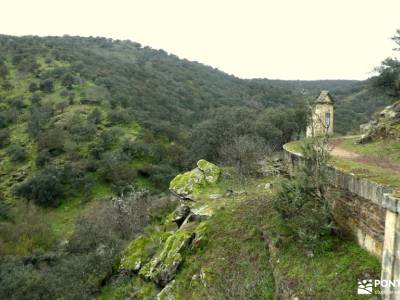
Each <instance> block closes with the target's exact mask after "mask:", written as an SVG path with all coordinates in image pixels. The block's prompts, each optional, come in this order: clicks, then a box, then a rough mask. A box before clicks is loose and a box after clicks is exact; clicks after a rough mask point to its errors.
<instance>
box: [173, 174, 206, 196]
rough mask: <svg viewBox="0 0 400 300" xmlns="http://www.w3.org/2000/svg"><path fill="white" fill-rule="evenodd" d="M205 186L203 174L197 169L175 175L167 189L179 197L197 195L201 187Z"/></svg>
mask: <svg viewBox="0 0 400 300" xmlns="http://www.w3.org/2000/svg"><path fill="white" fill-rule="evenodd" d="M205 186H206V180H205V177H204V174H203V172H202V171H201V170H200V169H199V168H195V169H193V170H192V171H189V172H186V173H183V174H179V175H177V176H176V177H175V178H174V179H173V180H172V181H171V183H170V185H169V188H170V190H172V191H173V192H175V193H176V194H178V195H181V196H189V195H191V194H197V193H198V192H199V191H200V189H201V188H202V187H205Z"/></svg>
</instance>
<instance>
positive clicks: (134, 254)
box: [120, 236, 152, 272]
mask: <svg viewBox="0 0 400 300" xmlns="http://www.w3.org/2000/svg"><path fill="white" fill-rule="evenodd" d="M151 242H152V241H151V239H150V238H148V237H145V236H139V237H138V238H136V239H135V240H133V241H132V242H131V243H130V244H129V246H128V248H127V249H126V250H125V253H124V256H123V257H122V259H121V265H120V269H123V270H129V271H135V272H136V271H139V269H140V268H141V267H142V265H143V264H144V263H146V262H147V261H149V255H150V253H149V251H146V250H148V249H146V248H148V246H149V244H150V243H151Z"/></svg>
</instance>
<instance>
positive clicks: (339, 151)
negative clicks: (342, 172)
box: [331, 140, 400, 174]
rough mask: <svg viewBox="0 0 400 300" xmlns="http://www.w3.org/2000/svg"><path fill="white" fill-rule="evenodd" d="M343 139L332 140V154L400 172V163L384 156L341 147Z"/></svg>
mask: <svg viewBox="0 0 400 300" xmlns="http://www.w3.org/2000/svg"><path fill="white" fill-rule="evenodd" d="M342 142H343V141H342V140H333V141H332V142H331V146H332V151H331V155H332V156H337V157H342V158H345V159H351V160H353V161H355V162H359V163H363V164H367V165H370V166H375V167H380V168H384V169H389V170H391V171H394V172H396V173H399V174H400V163H398V162H395V161H392V160H390V159H387V158H384V157H377V156H370V155H364V154H360V153H356V152H352V151H349V150H346V149H343V148H342V147H341V144H342Z"/></svg>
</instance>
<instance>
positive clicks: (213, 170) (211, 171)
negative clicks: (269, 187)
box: [197, 159, 221, 184]
mask: <svg viewBox="0 0 400 300" xmlns="http://www.w3.org/2000/svg"><path fill="white" fill-rule="evenodd" d="M197 167H198V168H199V169H200V170H201V171H202V172H203V174H204V176H205V180H206V181H207V182H208V183H211V184H213V183H216V182H217V181H218V179H219V175H221V169H220V168H219V167H218V166H216V165H214V164H213V163H210V162H208V161H206V160H205V159H200V160H199V161H198V162H197Z"/></svg>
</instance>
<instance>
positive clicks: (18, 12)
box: [0, 0, 400, 79]
mask: <svg viewBox="0 0 400 300" xmlns="http://www.w3.org/2000/svg"><path fill="white" fill-rule="evenodd" d="M0 5H1V6H0V7H1V17H0V33H3V34H12V35H27V34H29V35H40V36H44V35H63V34H69V35H80V36H105V37H111V38H117V39H130V40H133V41H136V42H139V43H141V44H143V45H148V46H151V47H153V48H161V49H164V50H166V51H167V52H169V53H173V54H176V55H178V56H179V57H181V58H187V59H190V60H196V61H199V62H202V63H205V64H207V65H211V66H213V67H217V68H218V69H220V70H223V71H225V72H227V73H230V74H234V75H236V76H238V77H241V78H255V77H258V78H260V77H265V78H279V79H365V78H367V77H369V76H370V75H371V71H372V70H373V68H374V67H375V66H377V65H379V63H380V62H381V61H382V60H383V59H384V58H385V57H388V56H394V55H395V54H396V53H395V52H393V51H392V48H394V46H395V45H394V43H393V42H392V41H391V40H390V37H391V36H393V35H394V33H395V31H396V29H397V28H400V17H399V12H400V0H332V1H331V0H197V1H192V0H158V1H155V0H140V1H139V0H107V1H105V0H1V3H0Z"/></svg>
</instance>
